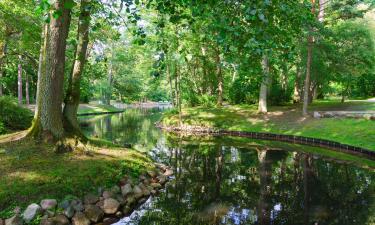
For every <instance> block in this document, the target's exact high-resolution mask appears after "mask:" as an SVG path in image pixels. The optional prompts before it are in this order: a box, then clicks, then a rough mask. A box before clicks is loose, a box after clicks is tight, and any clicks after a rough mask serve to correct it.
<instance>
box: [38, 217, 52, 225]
mask: <svg viewBox="0 0 375 225" xmlns="http://www.w3.org/2000/svg"><path fill="white" fill-rule="evenodd" d="M39 225H55V224H54V223H53V221H52V219H51V218H46V217H43V218H42V219H41V220H40V223H39Z"/></svg>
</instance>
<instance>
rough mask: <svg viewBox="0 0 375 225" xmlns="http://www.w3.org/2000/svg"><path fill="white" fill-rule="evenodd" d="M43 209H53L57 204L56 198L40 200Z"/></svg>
mask: <svg viewBox="0 0 375 225" xmlns="http://www.w3.org/2000/svg"><path fill="white" fill-rule="evenodd" d="M40 206H41V207H42V209H43V210H54V209H55V208H56V206H57V201H56V199H44V200H42V201H41V202H40Z"/></svg>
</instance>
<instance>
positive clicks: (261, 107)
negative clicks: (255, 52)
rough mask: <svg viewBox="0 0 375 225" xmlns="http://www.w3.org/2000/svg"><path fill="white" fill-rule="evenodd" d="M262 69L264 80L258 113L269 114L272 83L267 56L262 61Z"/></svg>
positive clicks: (261, 86)
mask: <svg viewBox="0 0 375 225" xmlns="http://www.w3.org/2000/svg"><path fill="white" fill-rule="evenodd" d="M262 69H263V80H262V83H261V85H260V92H259V106H258V112H259V113H267V112H268V110H267V93H268V85H269V83H270V66H269V61H268V57H267V56H266V55H264V56H263V59H262Z"/></svg>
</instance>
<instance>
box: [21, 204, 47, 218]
mask: <svg viewBox="0 0 375 225" xmlns="http://www.w3.org/2000/svg"><path fill="white" fill-rule="evenodd" d="M41 213H42V208H41V207H40V206H39V205H38V204H35V203H33V204H31V205H29V206H27V208H26V210H25V212H23V214H22V218H23V220H24V221H25V222H26V223H30V222H31V221H32V220H33V219H35V218H36V217H37V216H38V215H40V214H41Z"/></svg>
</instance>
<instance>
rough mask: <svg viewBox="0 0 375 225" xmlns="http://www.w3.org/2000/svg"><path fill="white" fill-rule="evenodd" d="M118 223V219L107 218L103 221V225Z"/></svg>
mask: <svg viewBox="0 0 375 225" xmlns="http://www.w3.org/2000/svg"><path fill="white" fill-rule="evenodd" d="M118 221H119V219H118V218H113V217H109V218H105V219H104V220H103V225H111V224H114V223H117V222H118Z"/></svg>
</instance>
